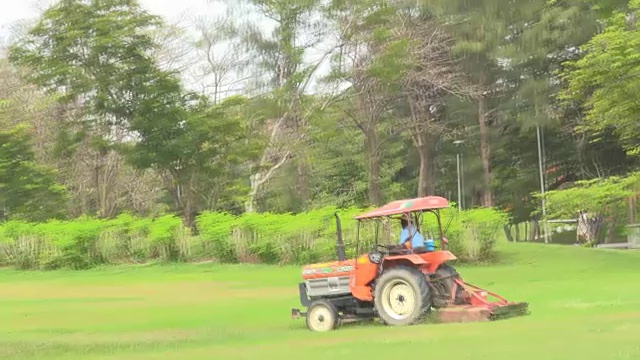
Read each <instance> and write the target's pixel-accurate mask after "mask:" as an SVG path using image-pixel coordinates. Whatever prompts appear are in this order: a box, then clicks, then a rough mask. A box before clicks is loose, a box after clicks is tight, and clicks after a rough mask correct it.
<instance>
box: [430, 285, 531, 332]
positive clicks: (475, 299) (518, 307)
mask: <svg viewBox="0 0 640 360" xmlns="http://www.w3.org/2000/svg"><path fill="white" fill-rule="evenodd" d="M458 286H460V287H462V288H463V289H464V292H463V295H462V300H463V303H462V304H461V305H450V306H447V307H446V308H444V309H439V310H438V320H439V321H440V322H445V323H450V322H478V321H495V320H502V319H507V318H512V317H517V316H524V315H528V314H529V304H528V303H526V302H512V301H508V300H507V299H505V298H503V297H502V296H500V295H498V294H495V293H493V292H490V291H487V290H484V289H482V288H480V287H478V286H475V285H471V284H469V283H466V282H464V281H463V280H461V279H459V278H458V279H455V286H454V287H456V288H457V287H458ZM453 293H454V294H456V293H457V291H456V289H454V291H453ZM488 296H492V297H494V298H496V299H497V300H496V301H489V300H488ZM452 300H454V299H452ZM453 303H454V302H453V301H452V304H453Z"/></svg>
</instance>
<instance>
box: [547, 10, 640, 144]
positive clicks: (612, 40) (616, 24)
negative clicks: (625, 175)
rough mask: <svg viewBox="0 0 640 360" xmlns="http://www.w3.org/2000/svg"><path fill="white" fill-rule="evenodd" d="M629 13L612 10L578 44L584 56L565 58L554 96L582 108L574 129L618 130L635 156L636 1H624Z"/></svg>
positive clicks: (639, 80) (639, 44)
mask: <svg viewBox="0 0 640 360" xmlns="http://www.w3.org/2000/svg"><path fill="white" fill-rule="evenodd" d="M629 8H630V9H629V12H628V13H624V12H621V11H615V12H614V13H613V15H612V16H611V18H609V19H608V20H607V27H606V29H605V30H604V31H603V32H602V33H600V34H597V35H595V36H594V37H593V38H592V39H591V40H590V41H589V42H588V43H587V44H585V45H584V46H582V47H581V50H582V51H583V52H584V56H582V57H581V58H580V59H577V60H571V61H567V62H566V63H565V65H566V70H565V71H564V72H563V74H562V77H563V80H564V81H565V82H566V84H567V87H566V88H565V89H564V91H562V92H561V93H560V98H561V99H563V100H565V101H568V102H577V103H579V104H582V107H583V109H584V110H585V111H586V116H585V118H584V123H583V124H580V126H579V129H580V130H590V131H593V132H595V133H597V134H603V133H605V132H606V131H607V130H609V129H613V131H614V132H615V133H616V134H618V135H619V136H620V138H621V140H622V141H623V144H624V146H625V148H626V149H627V150H628V152H629V153H630V154H633V155H640V142H639V141H638V138H639V136H640V129H638V123H640V119H638V115H637V114H638V113H639V111H640V106H639V105H638V104H637V103H636V101H635V100H634V99H635V94H637V92H638V91H639V90H640V63H639V62H638V56H637V55H636V52H637V51H638V50H640V31H639V30H638V28H637V20H636V19H637V16H638V10H640V1H637V0H631V1H630V2H629Z"/></svg>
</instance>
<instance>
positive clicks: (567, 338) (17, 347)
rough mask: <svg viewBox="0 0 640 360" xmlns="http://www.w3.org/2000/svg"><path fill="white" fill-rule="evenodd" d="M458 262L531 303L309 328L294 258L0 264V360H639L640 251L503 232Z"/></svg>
mask: <svg viewBox="0 0 640 360" xmlns="http://www.w3.org/2000/svg"><path fill="white" fill-rule="evenodd" d="M500 250H501V252H502V253H503V262H502V263H501V264H500V265H494V266H491V267H458V270H459V271H460V273H461V274H462V276H463V277H464V278H465V279H466V280H467V281H470V282H472V283H477V284H478V285H481V286H486V287H487V288H489V289H491V290H495V291H497V292H498V293H500V294H502V295H504V296H506V297H507V298H510V299H513V300H519V301H528V302H529V303H530V308H531V311H532V313H531V315H529V316H526V317H522V318H515V319H509V320H503V321H498V322H492V323H474V324H424V325H418V326H411V327H404V328H391V327H385V326H379V325H369V326H364V325H355V326H354V325H349V326H345V327H342V328H340V329H338V330H337V331H334V332H331V333H324V334H323V333H312V332H309V331H308V330H306V328H305V325H304V320H302V319H301V320H297V321H296V320H291V319H290V317H289V314H290V309H291V307H297V306H299V304H298V297H297V292H296V290H297V287H296V284H297V283H298V281H299V277H300V272H299V268H297V267H286V268H273V267H266V266H246V265H242V266H217V265H213V264H199V265H176V266H145V267H114V268H106V269H95V270H90V271H86V272H72V271H57V272H49V273H45V272H38V273H31V272H18V271H13V270H1V271H0V358H2V359H87V360H89V359H116V358H117V359H185V360H186V359H337V358H339V357H340V358H346V357H351V358H354V357H360V358H363V359H392V358H393V359H398V358H405V359H406V358H417V359H422V358H424V359H435V358H439V359H496V360H499V359H536V360H541V359H545V360H551V359H562V360H567V359H581V360H585V359H598V360H601V359H608V360H613V359H639V358H640V342H639V341H638V340H640V252H635V253H634V252H631V251H601V250H593V249H582V248H576V247H572V246H553V245H552V246H544V245H539V244H501V245H500Z"/></svg>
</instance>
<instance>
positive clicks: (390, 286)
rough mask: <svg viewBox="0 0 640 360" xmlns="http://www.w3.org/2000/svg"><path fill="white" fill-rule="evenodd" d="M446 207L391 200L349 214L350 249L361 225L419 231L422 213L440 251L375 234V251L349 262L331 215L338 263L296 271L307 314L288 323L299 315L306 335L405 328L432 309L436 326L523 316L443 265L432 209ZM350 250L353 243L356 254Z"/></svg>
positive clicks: (433, 199) (432, 201)
mask: <svg viewBox="0 0 640 360" xmlns="http://www.w3.org/2000/svg"><path fill="white" fill-rule="evenodd" d="M448 207H449V202H448V201H447V199H445V198H442V197H437V196H428V197H423V198H417V199H411V200H400V201H394V202H391V203H389V204H387V205H385V206H382V207H380V208H378V209H375V210H373V211H370V212H368V213H365V214H362V215H360V216H357V217H356V220H357V221H358V227H357V235H356V244H359V237H360V227H361V224H362V223H363V222H366V221H370V220H374V221H376V220H377V221H379V220H383V219H394V218H404V219H405V220H407V221H408V223H409V227H408V228H409V229H416V230H414V231H413V233H419V232H420V225H419V224H420V219H421V218H422V215H423V214H424V213H431V214H433V215H435V219H436V221H437V225H438V234H437V235H438V236H439V237H440V242H441V247H442V250H436V249H435V248H434V247H433V246H432V245H430V244H433V242H431V241H429V244H427V246H424V247H422V246H421V247H418V248H411V246H410V245H403V244H398V245H382V244H379V243H378V239H377V236H376V245H374V246H373V248H372V249H371V250H370V251H369V252H368V253H366V254H363V255H360V256H358V257H357V258H356V259H346V252H345V248H344V243H343V240H342V230H341V224H340V218H339V216H338V215H337V214H336V221H337V235H338V241H337V253H338V261H335V262H330V263H323V264H311V265H307V266H304V268H303V270H302V278H303V281H302V282H301V283H300V284H299V289H300V302H301V304H302V305H303V306H304V307H306V308H307V311H306V312H301V311H300V309H292V310H291V316H292V318H294V319H295V318H300V317H305V318H306V323H307V327H308V328H309V330H312V331H330V330H333V329H334V328H336V327H337V326H338V325H339V324H341V323H344V322H352V321H361V320H373V319H376V318H379V319H380V320H382V322H383V323H385V324H387V325H391V326H405V325H412V324H415V323H417V322H419V321H421V320H422V319H424V318H425V316H426V315H427V314H429V313H431V312H432V310H434V309H435V310H436V311H435V312H436V318H437V319H438V320H439V321H440V322H468V321H490V320H496V319H499V318H507V317H513V316H518V315H525V314H526V313H527V312H528V304H527V303H515V302H510V301H507V300H506V299H505V298H503V297H501V296H499V295H497V294H495V293H492V292H490V291H487V290H484V289H482V288H480V287H478V286H474V285H471V284H469V283H467V282H465V281H463V280H462V279H461V278H460V276H459V275H458V273H457V272H456V270H455V269H454V268H453V267H452V266H451V265H449V264H447V262H448V261H452V260H455V259H456V257H455V255H453V254H452V253H451V252H449V251H447V250H446V245H447V243H448V241H447V238H446V237H445V236H444V232H443V229H442V222H441V216H440V209H443V208H448ZM377 224H378V225H379V222H378V223H377ZM413 224H415V225H413ZM376 230H377V229H376ZM416 231H417V232H416ZM377 233H378V232H377V231H376V234H377ZM413 233H412V234H413ZM357 248H358V245H356V254H358V253H359V252H358V249H357ZM489 297H492V298H494V300H489Z"/></svg>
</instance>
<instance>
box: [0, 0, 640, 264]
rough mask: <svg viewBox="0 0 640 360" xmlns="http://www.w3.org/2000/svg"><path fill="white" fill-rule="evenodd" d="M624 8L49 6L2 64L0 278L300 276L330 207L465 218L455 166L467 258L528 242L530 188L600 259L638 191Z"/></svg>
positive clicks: (327, 233) (84, 0)
mask: <svg viewBox="0 0 640 360" xmlns="http://www.w3.org/2000/svg"><path fill="white" fill-rule="evenodd" d="M223 5H224V6H223ZM638 6H639V4H638V1H636V0H631V1H627V0H607V1H604V2H602V1H598V2H595V1H591V0H582V1H572V2H566V1H549V0H535V1H529V0H528V1H515V2H510V3H509V4H508V5H505V3H504V2H502V1H499V0H474V1H468V0H446V1H444V0H442V1H440V0H429V1H427V0H424V1H402V0H394V1H373V0H355V1H349V2H345V1H335V0H332V1H324V0H270V1H264V0H243V1H235V0H234V1H218V2H213V3H212V5H211V7H212V11H213V10H214V9H221V8H226V9H227V10H228V12H227V13H220V12H219V13H218V15H219V16H217V17H214V18H207V17H199V16H196V15H194V16H190V17H186V18H185V22H184V23H179V24H176V23H168V22H167V21H165V20H163V19H161V18H159V17H157V16H154V15H153V14H150V13H148V12H147V11H145V9H144V8H143V7H141V6H140V4H139V3H138V2H137V1H135V0H107V1H94V0H60V1H54V2H52V4H51V6H50V7H47V8H45V9H44V10H43V12H42V13H41V16H40V17H38V18H36V19H33V21H32V22H25V23H24V24H23V25H24V26H21V27H18V28H16V31H14V32H13V34H12V37H11V39H10V44H9V45H10V46H9V52H8V54H9V56H8V58H7V59H0V145H1V146H0V210H1V211H0V220H1V221H2V222H3V224H2V225H1V228H2V233H3V239H4V240H3V245H2V246H3V254H4V255H3V259H4V260H3V261H4V262H5V263H10V264H13V265H15V266H18V267H22V268H56V267H60V266H72V267H77V268H86V267H89V266H93V265H96V264H103V263H120V262H133V261H148V260H150V259H163V260H172V261H184V260H190V261H195V260H202V259H211V258H216V259H217V260H221V261H227V262H235V261H260V262H265V263H293V262H305V261H313V260H314V259H322V258H325V257H326V256H328V255H329V254H331V253H332V249H331V246H332V243H333V240H331V241H329V239H333V236H334V235H333V230H332V229H333V228H332V226H333V220H332V218H331V214H332V212H333V210H334V209H335V208H337V209H340V211H341V212H342V213H344V214H352V212H354V211H356V210H355V209H363V208H370V207H372V206H378V205H382V204H384V203H386V202H387V201H390V200H395V199H399V198H412V197H416V196H424V195H440V196H445V197H447V198H449V199H451V200H457V197H458V191H457V178H458V176H457V175H458V171H457V170H458V168H460V170H461V173H460V175H461V176H460V180H461V189H462V191H461V194H460V195H461V197H460V204H459V205H460V206H461V207H462V208H463V209H464V210H465V211H464V212H463V213H462V214H461V215H460V217H459V218H457V220H455V221H454V222H452V224H451V225H450V226H451V227H450V229H449V231H450V232H451V234H452V235H450V239H451V240H452V246H453V247H454V248H455V247H458V248H457V250H458V251H459V253H460V254H461V256H462V257H464V258H468V259H469V260H474V261H475V260H487V259H489V258H491V256H492V255H491V245H490V244H492V242H493V241H494V240H495V238H496V236H497V235H496V229H497V228H498V223H499V221H502V223H501V224H500V226H501V228H503V229H505V230H506V236H507V237H508V238H509V239H515V240H518V238H520V239H523V238H527V239H529V240H536V241H537V240H540V239H541V235H540V231H538V230H537V229H539V226H538V225H537V221H538V220H540V219H541V217H542V214H541V210H542V209H541V206H540V205H541V198H540V197H539V196H538V195H537V193H538V192H540V188H541V186H542V187H543V188H544V189H545V190H546V191H549V193H548V195H547V197H546V200H547V201H548V205H549V209H545V210H548V211H547V215H548V217H553V218H559V217H564V218H575V217H576V216H577V215H576V214H577V212H578V211H579V210H580V209H582V210H587V211H589V212H590V213H592V215H593V216H596V217H597V216H600V217H602V219H603V222H604V223H605V226H604V227H603V228H606V229H612V230H610V231H609V230H607V231H608V232H607V233H606V236H604V237H603V239H602V240H598V241H595V242H592V243H591V244H593V243H596V242H600V241H605V242H607V241H613V240H614V238H615V236H613V235H612V234H619V235H620V236H622V235H621V234H623V231H624V225H625V224H626V223H628V222H632V221H634V216H635V211H636V210H635V209H634V208H633V206H629V204H632V203H633V199H634V198H636V197H637V194H638V192H637V187H636V185H637V176H636V175H635V174H636V173H637V171H638V170H640V168H639V162H638V160H639V158H638V156H639V151H638V149H639V147H638V146H639V145H640V143H639V142H638V140H637V139H638V138H639V137H638V135H640V133H639V131H638V126H637V124H638V119H637V115H636V114H637V113H639V111H637V109H636V108H637V104H635V103H634V101H633V99H634V98H635V94H636V93H637V88H639V87H640V78H638V73H639V72H638V69H639V68H638V64H637V56H636V55H635V54H636V53H637V52H638V50H640V48H638V47H639V46H640V45H639V44H640V32H639V31H638V28H637V21H636V19H637V12H638ZM256 24H261V25H260V26H258V25H256ZM262 25H264V26H262ZM194 31H195V32H194ZM538 144H540V148H538ZM458 159H459V160H460V164H459V165H460V166H458ZM539 166H541V167H542V172H543V174H542V179H541V177H540V175H539V169H538V167H539ZM619 180H620V181H619ZM619 184H623V185H620V186H619ZM623 208H624V209H625V210H624V211H622V209H623ZM471 209H473V210H471ZM503 215H504V216H503ZM349 216H350V215H349ZM345 218H348V216H346V217H345ZM530 221H531V222H532V224H531V227H530V228H531V229H533V230H535V231H533V232H532V236H524V237H522V236H520V233H519V232H518V234H517V235H515V236H514V235H513V234H512V233H511V229H512V227H513V226H515V225H517V224H520V223H525V222H530ZM347 226H351V225H347ZM392 233H393V232H392ZM347 237H348V238H349V240H350V241H351V239H352V237H353V230H352V229H351V228H348V229H347Z"/></svg>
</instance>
